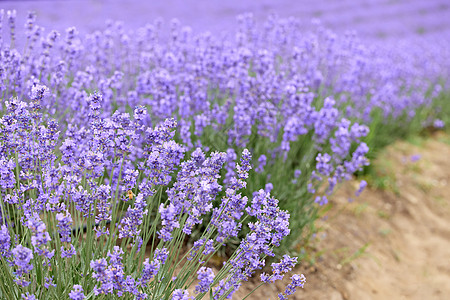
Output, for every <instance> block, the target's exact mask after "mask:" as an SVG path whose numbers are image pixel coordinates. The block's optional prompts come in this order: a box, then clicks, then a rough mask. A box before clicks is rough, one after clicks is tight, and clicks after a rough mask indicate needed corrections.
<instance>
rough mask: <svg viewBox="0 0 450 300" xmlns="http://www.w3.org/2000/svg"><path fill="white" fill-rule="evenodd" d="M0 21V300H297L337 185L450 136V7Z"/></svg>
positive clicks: (26, 12)
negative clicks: (411, 144)
mask: <svg viewBox="0 0 450 300" xmlns="http://www.w3.org/2000/svg"><path fill="white" fill-rule="evenodd" d="M0 9H1V11H0V24H1V33H0V37H1V40H0V49H1V50H0V61H1V63H0V77H1V81H0V92H1V99H0V100H1V101H0V186H1V193H0V204H1V210H0V212H1V230H0V253H1V255H2V258H1V266H0V271H1V274H2V278H3V282H2V283H0V296H1V297H0V298H2V299H21V298H22V299H72V300H81V299H116V298H124V299H174V300H175V299H202V298H210V299H228V298H232V297H233V295H234V298H235V299H244V298H246V297H247V299H253V297H256V298H261V296H260V295H259V296H256V294H252V289H250V290H249V295H248V296H245V295H243V294H242V290H241V291H238V290H239V288H240V287H241V285H242V284H243V283H244V282H247V281H249V280H250V281H252V282H254V281H255V278H257V280H259V282H258V283H253V285H254V287H255V288H256V287H259V286H260V285H262V286H263V287H261V288H265V287H268V286H272V289H274V287H276V290H277V293H276V294H277V297H278V299H287V298H288V297H296V296H295V295H298V294H301V293H302V292H303V290H302V291H298V290H299V289H300V288H303V287H304V286H305V288H306V287H307V284H305V282H306V278H305V276H304V275H303V274H301V271H302V269H298V267H296V265H298V264H299V263H301V262H303V261H305V260H306V261H308V263H312V261H311V257H313V256H314V255H315V254H314V253H315V252H314V251H316V250H317V249H313V248H314V247H312V244H311V241H312V240H314V238H315V237H316V236H317V234H318V232H319V228H318V226H317V224H318V223H317V222H318V220H319V219H320V218H321V217H322V216H323V215H324V214H325V213H326V212H327V211H328V210H329V209H330V208H331V207H332V206H333V203H331V202H330V199H331V197H333V195H335V193H336V192H338V193H339V188H340V187H341V186H346V187H348V182H354V180H356V181H357V184H356V185H355V184H353V189H351V191H349V192H348V193H347V195H346V196H345V197H346V201H348V202H350V203H352V202H354V201H356V202H357V201H358V199H359V198H358V197H360V195H361V194H362V193H363V191H364V189H365V188H366V187H367V186H368V185H369V186H373V187H379V182H381V181H380V180H379V178H378V173H377V172H378V171H377V168H376V166H375V167H374V166H373V165H371V162H372V161H374V160H375V159H376V158H377V157H378V156H379V155H380V153H382V152H383V151H384V149H385V148H386V147H387V146H388V145H390V144H392V143H394V142H396V141H398V140H401V139H406V138H410V137H412V136H420V135H424V134H430V133H434V132H436V131H448V126H449V124H450V92H449V79H450V78H449V75H450V72H449V70H450V48H449V47H448V45H449V44H450V4H448V3H447V1H416V0H414V1H381V0H380V1H375V0H371V1H355V0H353V1H331V0H328V1H292V0H291V1H288V0H281V1H268V0H266V1H251V2H250V1H249V2H244V1H234V0H233V1H216V0H213V1H193V0H192V1H175V0H168V1H148V2H146V1H131V0H127V1H100V0H97V1H95V0H86V1H3V2H0ZM363 195H364V194H363ZM297 271H299V272H297ZM294 273H296V274H294ZM297 273H298V274H297ZM287 274H289V275H287ZM288 276H289V278H288ZM283 278H284V280H283ZM287 279H289V280H287ZM280 284H281V286H282V287H280ZM247 289H248V288H247V287H246V288H245V290H247ZM296 291H297V292H296ZM236 297H239V298H236ZM294 299H295V298H294Z"/></svg>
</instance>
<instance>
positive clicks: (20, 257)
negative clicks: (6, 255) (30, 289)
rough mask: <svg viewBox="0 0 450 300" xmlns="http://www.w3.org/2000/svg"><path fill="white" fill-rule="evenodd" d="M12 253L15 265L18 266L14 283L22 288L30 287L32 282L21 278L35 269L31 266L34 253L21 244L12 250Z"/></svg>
mask: <svg viewBox="0 0 450 300" xmlns="http://www.w3.org/2000/svg"><path fill="white" fill-rule="evenodd" d="M12 253H13V255H14V264H15V265H16V266H17V270H16V272H15V275H16V279H15V280H14V281H15V282H16V283H17V284H18V285H20V286H28V285H29V284H30V282H29V281H25V280H24V279H21V278H20V277H22V276H23V275H25V274H28V273H29V272H30V271H31V270H32V269H33V265H30V261H31V259H33V251H31V249H28V248H26V247H23V246H22V245H20V244H19V245H18V246H16V247H15V248H14V249H13V250H12Z"/></svg>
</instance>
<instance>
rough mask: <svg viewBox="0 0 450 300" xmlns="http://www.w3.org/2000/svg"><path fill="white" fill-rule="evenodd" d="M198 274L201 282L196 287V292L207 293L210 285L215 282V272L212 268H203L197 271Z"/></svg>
mask: <svg viewBox="0 0 450 300" xmlns="http://www.w3.org/2000/svg"><path fill="white" fill-rule="evenodd" d="M197 274H198V277H197V279H198V280H199V283H198V284H197V286H196V287H195V292H196V293H206V292H207V291H208V290H209V288H210V285H211V284H212V283H213V281H214V272H213V270H212V269H211V268H206V267H201V268H200V269H199V270H198V271H197Z"/></svg>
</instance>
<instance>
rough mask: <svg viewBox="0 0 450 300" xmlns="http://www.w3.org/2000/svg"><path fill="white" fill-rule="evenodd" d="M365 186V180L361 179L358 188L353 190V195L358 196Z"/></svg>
mask: <svg viewBox="0 0 450 300" xmlns="http://www.w3.org/2000/svg"><path fill="white" fill-rule="evenodd" d="M366 186H367V182H366V181H365V180H361V182H360V183H359V189H358V190H357V191H356V192H355V196H356V197H359V195H361V193H362V192H363V191H364V189H365V188H366Z"/></svg>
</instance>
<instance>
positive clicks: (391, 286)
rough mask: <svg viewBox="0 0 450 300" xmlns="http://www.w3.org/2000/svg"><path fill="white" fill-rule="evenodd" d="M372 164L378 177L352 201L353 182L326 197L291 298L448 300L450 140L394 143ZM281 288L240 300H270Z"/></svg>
mask: <svg viewBox="0 0 450 300" xmlns="http://www.w3.org/2000/svg"><path fill="white" fill-rule="evenodd" d="M418 156H420V159H418V160H416V159H417V158H418ZM372 163H373V164H374V165H375V166H376V167H375V170H376V174H377V176H373V177H371V178H372V179H371V184H370V186H371V187H370V188H368V189H366V190H365V191H364V192H363V193H362V195H361V196H360V197H359V198H357V199H356V200H355V201H353V202H351V203H349V202H348V198H349V196H352V195H353V193H354V190H355V186H357V185H358V183H357V182H351V183H349V184H346V185H345V186H342V188H341V189H340V190H339V191H338V192H337V193H336V194H335V195H334V196H333V198H332V201H331V204H332V208H331V209H330V210H329V211H328V212H327V220H325V221H324V222H320V223H321V224H320V225H321V228H322V231H321V232H319V233H318V235H317V237H316V241H315V249H316V254H315V255H316V263H315V264H314V265H313V266H311V265H309V264H307V263H303V264H302V265H300V266H299V267H298V269H297V270H296V272H302V273H304V274H305V276H306V277H307V283H306V285H305V288H304V289H303V290H300V291H298V292H297V293H295V294H294V295H293V296H291V298H290V299H331V300H340V299H450V137H449V136H448V135H444V134H439V133H438V134H434V135H433V136H432V137H429V138H427V139H422V138H416V139H414V140H412V141H409V142H406V141H402V142H398V143H396V144H393V145H391V146H389V147H387V148H386V149H385V150H384V151H383V152H382V153H380V154H379V155H378V159H377V160H376V161H375V162H372ZM369 179H370V178H369ZM287 283H288V280H287V281H284V282H280V283H279V284H278V285H275V286H263V287H261V288H260V289H259V290H257V291H256V292H255V293H254V294H252V295H251V296H250V297H249V298H247V299H277V293H278V292H279V291H281V290H282V289H284V286H285V285H286V284H287ZM254 284H255V283H252V282H248V283H245V284H244V286H243V287H242V288H241V289H240V291H239V292H238V293H237V294H236V295H235V297H234V298H233V299H242V298H243V297H244V296H243V295H245V294H246V293H247V292H248V291H250V290H251V289H252V288H253V287H254Z"/></svg>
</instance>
